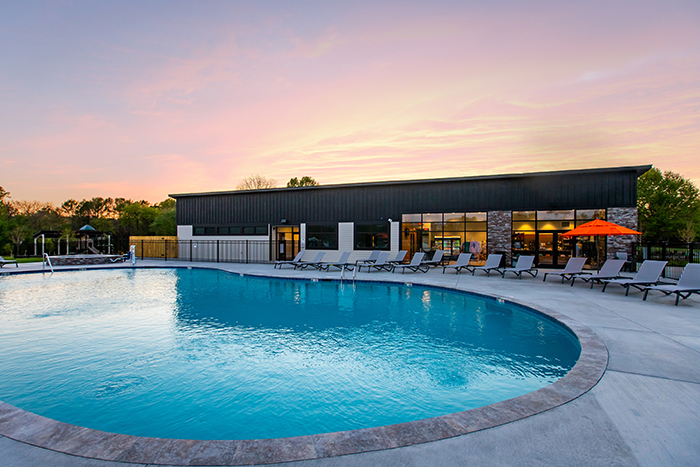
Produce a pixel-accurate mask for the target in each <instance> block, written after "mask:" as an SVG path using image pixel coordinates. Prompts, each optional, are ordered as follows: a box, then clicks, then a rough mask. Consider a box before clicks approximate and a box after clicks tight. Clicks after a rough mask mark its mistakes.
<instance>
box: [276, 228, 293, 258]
mask: <svg viewBox="0 0 700 467" xmlns="http://www.w3.org/2000/svg"><path fill="white" fill-rule="evenodd" d="M275 230H276V235H277V238H276V242H275V243H276V248H275V250H276V256H277V261H291V260H293V259H294V257H295V256H296V255H297V253H299V227H296V226H293V227H276V228H275Z"/></svg>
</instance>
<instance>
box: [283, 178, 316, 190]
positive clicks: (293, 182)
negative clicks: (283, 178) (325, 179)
mask: <svg viewBox="0 0 700 467" xmlns="http://www.w3.org/2000/svg"><path fill="white" fill-rule="evenodd" d="M318 185H320V183H318V182H317V181H316V180H314V179H313V178H311V177H307V176H304V177H301V180H299V179H297V178H296V177H294V178H291V179H290V180H289V181H288V182H287V188H295V187H298V186H318Z"/></svg>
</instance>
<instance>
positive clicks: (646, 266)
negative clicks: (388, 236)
mask: <svg viewBox="0 0 700 467" xmlns="http://www.w3.org/2000/svg"><path fill="white" fill-rule="evenodd" d="M619 261H622V260H619ZM667 262H668V261H652V260H649V259H648V260H646V261H644V262H643V263H642V267H640V268H639V272H637V274H636V275H635V276H634V277H633V278H631V279H629V278H622V279H607V280H604V281H603V292H605V289H606V288H607V287H608V284H617V285H621V286H622V287H624V288H625V289H627V291H626V292H625V296H627V295H629V294H630V287H634V288H635V289H638V290H644V288H645V287H647V286H650V285H656V284H658V283H659V279H660V278H661V273H662V272H664V268H665V267H666V263H667Z"/></svg>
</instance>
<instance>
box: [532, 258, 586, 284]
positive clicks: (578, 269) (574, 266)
mask: <svg viewBox="0 0 700 467" xmlns="http://www.w3.org/2000/svg"><path fill="white" fill-rule="evenodd" d="M586 261H588V258H569V261H567V263H566V266H565V267H564V270H563V271H556V272H545V273H544V279H542V282H544V281H546V280H547V276H548V275H549V276H561V283H562V284H563V283H564V281H565V280H567V281H568V280H571V279H573V278H574V277H576V276H574V275H572V274H590V272H584V271H583V266H585V264H586Z"/></svg>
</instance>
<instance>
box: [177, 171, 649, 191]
mask: <svg viewBox="0 0 700 467" xmlns="http://www.w3.org/2000/svg"><path fill="white" fill-rule="evenodd" d="M651 167H652V166H651V165H635V166H627V167H611V168H598V169H578V170H559V171H553V172H523V173H511V174H501V175H475V176H471V177H451V178H427V179H419V180H388V181H382V182H358V183H338V184H335V185H333V184H331V185H316V186H302V187H293V188H286V187H280V188H264V189H260V190H227V191H205V192H199V193H175V194H170V195H168V196H169V197H171V198H175V199H177V198H184V197H188V196H211V195H234V194H238V193H251V192H253V193H271V192H276V191H289V190H326V189H333V188H352V187H370V186H387V185H415V184H423V183H436V182H437V183H442V182H468V181H476V180H498V179H507V178H525V177H527V178H529V177H551V176H552V175H560V176H565V175H573V174H576V175H589V174H596V173H610V172H629V171H634V172H636V174H637V177H640V176H641V175H642V174H644V173H645V172H647V171H649V170H651Z"/></svg>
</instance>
